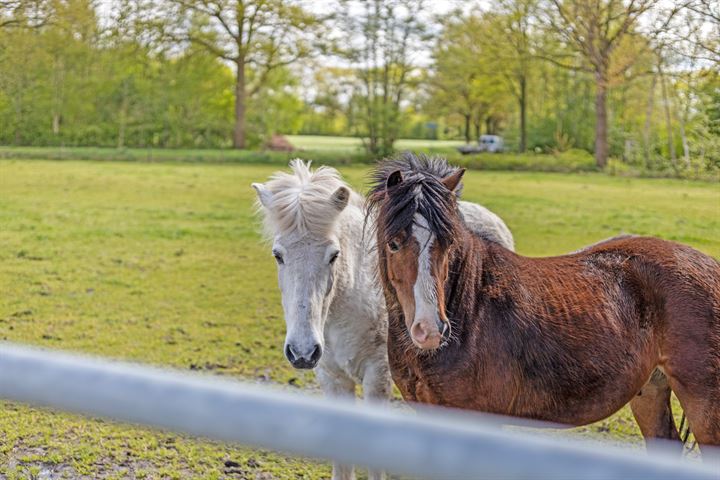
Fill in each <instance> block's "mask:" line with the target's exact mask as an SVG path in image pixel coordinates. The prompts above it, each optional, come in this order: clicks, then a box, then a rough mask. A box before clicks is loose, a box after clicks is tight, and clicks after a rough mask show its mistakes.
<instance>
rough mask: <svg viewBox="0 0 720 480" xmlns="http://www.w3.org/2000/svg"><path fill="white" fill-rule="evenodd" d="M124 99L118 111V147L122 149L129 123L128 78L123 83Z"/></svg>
mask: <svg viewBox="0 0 720 480" xmlns="http://www.w3.org/2000/svg"><path fill="white" fill-rule="evenodd" d="M121 91H122V99H121V100H120V112H118V122H119V125H118V138H117V148H118V149H121V148H124V147H125V125H126V124H127V110H128V99H127V97H128V82H127V79H125V80H123V83H122V90H121Z"/></svg>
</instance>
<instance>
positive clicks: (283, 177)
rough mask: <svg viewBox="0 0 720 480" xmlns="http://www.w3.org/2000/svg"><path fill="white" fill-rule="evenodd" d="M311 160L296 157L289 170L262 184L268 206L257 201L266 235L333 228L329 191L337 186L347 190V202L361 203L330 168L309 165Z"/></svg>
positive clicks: (323, 231) (334, 209) (334, 210)
mask: <svg viewBox="0 0 720 480" xmlns="http://www.w3.org/2000/svg"><path fill="white" fill-rule="evenodd" d="M311 163H312V162H311V161H308V162H304V161H303V160H301V159H299V158H297V159H295V160H292V161H291V162H290V169H291V170H292V173H286V172H275V173H274V174H273V175H272V176H271V177H270V179H269V180H268V181H267V182H266V183H265V188H266V189H267V190H269V191H270V193H272V202H271V205H270V206H269V207H267V206H263V205H262V204H261V203H260V202H259V201H258V202H257V207H258V210H259V211H260V212H261V213H262V214H263V227H264V228H263V230H264V233H265V235H266V236H267V238H269V239H271V238H273V237H274V236H275V235H277V234H279V233H280V234H289V233H292V232H298V233H300V234H301V235H304V234H310V235H318V236H325V235H327V234H328V233H329V232H330V231H331V230H332V228H333V226H334V224H335V221H336V220H337V217H338V214H339V211H338V209H337V207H336V206H335V205H334V204H333V203H332V201H331V197H332V194H333V193H334V192H335V191H336V190H337V189H338V188H340V187H346V188H347V189H348V190H350V192H351V193H350V204H354V205H357V206H359V205H361V203H362V198H361V197H360V195H358V194H357V193H355V192H354V191H353V190H352V189H351V188H350V187H349V186H348V185H347V184H346V183H345V182H344V181H343V180H342V178H341V177H340V173H339V172H338V171H337V170H336V169H334V168H331V167H320V168H316V169H315V170H313V169H311V168H310V164H311Z"/></svg>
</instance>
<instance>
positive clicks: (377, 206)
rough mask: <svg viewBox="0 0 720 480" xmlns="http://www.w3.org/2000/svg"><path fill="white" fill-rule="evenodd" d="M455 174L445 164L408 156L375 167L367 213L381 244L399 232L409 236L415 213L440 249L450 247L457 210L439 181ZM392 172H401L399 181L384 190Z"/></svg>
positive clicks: (411, 155)
mask: <svg viewBox="0 0 720 480" xmlns="http://www.w3.org/2000/svg"><path fill="white" fill-rule="evenodd" d="M455 170H456V169H455V168H454V167H451V166H450V165H448V163H447V162H446V161H445V160H442V159H438V158H428V157H425V156H422V155H421V156H415V155H413V154H409V153H405V154H402V155H401V156H400V157H398V158H395V159H390V160H386V161H384V162H382V163H381V164H380V165H378V167H377V169H376V170H375V172H374V175H373V177H374V186H373V188H372V190H371V194H370V197H369V200H368V210H370V211H375V212H376V213H377V228H378V234H379V236H380V239H381V241H383V242H387V241H389V240H391V239H392V238H394V237H396V236H397V235H399V234H400V233H402V232H405V233H406V234H409V233H410V230H411V229H412V227H413V225H414V222H415V214H416V213H418V214H420V215H421V216H422V217H424V218H425V220H426V221H427V223H428V227H429V228H430V230H431V232H432V233H433V234H435V237H436V240H437V241H438V243H440V244H441V245H443V246H446V245H449V244H450V243H452V239H453V237H454V233H455V229H456V221H457V211H456V208H457V206H456V203H455V201H454V199H453V196H452V195H449V194H448V191H447V188H445V186H444V185H442V183H441V182H440V180H441V179H442V178H444V177H446V176H447V175H450V174H451V173H453V172H454V171H455ZM395 171H400V172H401V174H402V178H403V179H402V181H401V182H400V183H399V184H397V185H395V186H393V187H390V188H386V182H387V178H388V177H389V175H390V174H392V173H393V172H395ZM456 194H457V192H456Z"/></svg>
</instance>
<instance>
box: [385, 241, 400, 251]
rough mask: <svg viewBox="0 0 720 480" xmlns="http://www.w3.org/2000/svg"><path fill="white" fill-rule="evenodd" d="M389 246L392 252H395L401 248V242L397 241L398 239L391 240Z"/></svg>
mask: <svg viewBox="0 0 720 480" xmlns="http://www.w3.org/2000/svg"><path fill="white" fill-rule="evenodd" d="M388 248H389V249H390V251H391V252H392V253H395V252H397V251H398V250H400V244H399V243H398V242H397V240H390V242H388Z"/></svg>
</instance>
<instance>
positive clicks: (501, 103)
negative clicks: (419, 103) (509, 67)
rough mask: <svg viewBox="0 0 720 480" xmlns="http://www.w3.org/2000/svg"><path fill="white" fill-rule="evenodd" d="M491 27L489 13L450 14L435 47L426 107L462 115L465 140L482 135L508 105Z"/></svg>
mask: <svg viewBox="0 0 720 480" xmlns="http://www.w3.org/2000/svg"><path fill="white" fill-rule="evenodd" d="M489 28H490V27H489V22H488V20H487V16H478V15H470V16H468V17H464V18H463V17H461V16H460V15H459V14H458V15H451V16H449V20H447V21H446V22H444V25H443V31H442V34H441V35H440V36H439V37H438V39H437V41H436V45H435V48H434V51H433V65H432V70H433V73H432V75H431V77H430V79H429V83H430V87H431V90H430V95H429V99H428V101H427V102H426V108H428V109H430V110H431V111H436V112H439V113H440V114H441V115H459V116H461V117H462V119H463V123H464V126H463V131H464V137H465V141H466V142H470V140H471V138H472V137H473V136H474V137H475V138H477V137H479V136H480V130H481V128H482V125H483V123H485V122H486V121H487V119H488V118H489V117H491V116H494V115H496V114H497V113H498V110H501V109H504V108H505V103H506V102H505V100H506V96H507V94H506V92H505V91H504V90H505V89H504V86H505V85H504V83H503V79H504V77H502V75H500V73H499V70H498V65H497V62H496V61H495V58H494V56H493V55H494V49H493V48H492V47H490V46H489V45H488V42H486V40H485V39H486V37H487V35H488V31H489ZM491 124H492V122H491ZM473 126H474V130H475V131H474V134H473V133H472V128H471V127H473ZM488 133H489V132H488Z"/></svg>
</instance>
